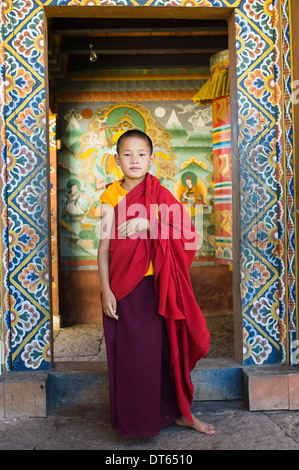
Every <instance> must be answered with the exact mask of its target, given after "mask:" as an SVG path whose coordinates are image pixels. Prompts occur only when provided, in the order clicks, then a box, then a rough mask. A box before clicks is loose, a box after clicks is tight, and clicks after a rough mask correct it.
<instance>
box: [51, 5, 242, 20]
mask: <svg viewBox="0 0 299 470" xmlns="http://www.w3.org/2000/svg"><path fill="white" fill-rule="evenodd" d="M43 10H44V12H45V15H46V16H47V17H48V18H168V19H193V20H194V19H209V20H223V19H224V20H227V19H228V18H229V17H230V15H231V14H232V12H233V11H234V8H232V7H227V8H226V7H213V8H211V7H198V8H190V7H166V6H165V7H164V6H163V7H150V6H149V7H147V6H140V7H138V6H136V7H132V6H118V7H115V6H102V5H101V6H94V5H90V6H83V7H82V6H73V5H69V6H65V5H63V6H56V5H55V6H53V5H46V6H44V7H43Z"/></svg>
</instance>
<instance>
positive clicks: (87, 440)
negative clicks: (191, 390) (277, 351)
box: [0, 325, 299, 468]
mask: <svg viewBox="0 0 299 470" xmlns="http://www.w3.org/2000/svg"><path fill="white" fill-rule="evenodd" d="M55 357H56V361H59V360H61V361H62V360H63V361H66V360H67V361H75V360H80V361H82V360H87V361H95V360H105V347H104V340H103V334H102V331H101V330H100V329H99V328H95V327H94V326H92V325H89V326H85V327H84V328H81V327H75V328H73V329H64V330H60V332H59V333H57V334H56V338H55ZM192 411H193V413H194V414H195V415H196V416H198V417H199V419H202V420H204V421H207V422H210V423H212V424H213V425H214V427H215V430H216V433H215V434H214V435H212V436H207V435H204V434H201V433H198V432H196V431H194V430H192V429H188V428H181V427H178V426H176V425H175V424H171V425H169V426H167V427H166V428H164V429H163V430H162V431H161V432H160V434H159V435H158V436H156V437H153V438H147V439H123V438H119V437H117V435H116V433H115V431H114V430H113V429H112V428H111V426H110V417H109V406H108V405H107V404H101V405H80V406H70V407H56V408H50V409H49V413H48V416H47V418H1V419H0V450H102V451H103V452H102V453H101V454H100V456H99V459H100V462H101V459H104V460H103V463H105V459H106V457H107V456H110V457H111V455H112V457H113V456H114V458H115V456H117V455H118V456H119V455H120V456H121V455H123V454H122V453H121V452H120V451H126V454H125V455H127V456H130V455H132V456H133V455H134V456H138V455H139V454H138V452H139V451H141V450H147V451H149V452H150V454H152V455H153V456H156V455H157V454H161V452H163V451H168V452H175V453H176V454H178V455H180V452H183V451H196V450H299V411H277V412H274V411H267V412H249V411H248V410H247V409H246V408H245V406H244V404H243V402H241V401H237V400H236V401H222V402H211V401H210V402H195V403H194V404H193V407H192ZM114 451H118V453H114ZM195 455H198V453H197V452H195ZM107 458H108V457H107ZM146 458H147V457H146ZM153 458H155V457H153ZM106 463H107V462H106ZM141 463H142V461H141V460H140V461H139V464H138V466H137V467H138V468H143V466H144V463H143V465H141ZM131 466H134V465H131ZM151 466H152V465H151Z"/></svg>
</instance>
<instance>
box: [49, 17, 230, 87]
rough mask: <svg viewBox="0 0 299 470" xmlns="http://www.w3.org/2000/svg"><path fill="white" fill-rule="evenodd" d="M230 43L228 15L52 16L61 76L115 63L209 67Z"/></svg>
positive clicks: (56, 71) (52, 69)
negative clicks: (221, 17) (213, 17)
mask: <svg viewBox="0 0 299 470" xmlns="http://www.w3.org/2000/svg"><path fill="white" fill-rule="evenodd" d="M90 44H93V45H94V49H95V51H96V53H97V56H98V58H97V61H96V62H91V61H90V60H89V55H90ZM227 47H228V31H227V23H226V21H225V20H182V19H179V20H175V19H157V18H155V19H148V18H147V19H140V18H139V19H128V18H123V19H114V18H113V19H112V18H111V19H110V18H104V19H99V18H51V19H50V22H49V59H48V60H49V74H50V78H51V79H54V80H59V79H64V78H66V77H67V76H71V75H72V74H73V75H78V74H80V75H84V74H88V73H92V74H96V73H97V71H98V72H99V73H100V72H101V71H103V70H107V69H111V68H113V69H116V68H124V69H126V70H127V69H130V68H131V69H133V68H134V69H136V68H137V69H138V68H147V69H148V68H167V67H178V68H192V67H209V60H210V57H211V56H212V55H214V54H216V53H217V52H220V51H223V50H224V49H227Z"/></svg>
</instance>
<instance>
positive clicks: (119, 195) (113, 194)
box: [100, 181, 154, 276]
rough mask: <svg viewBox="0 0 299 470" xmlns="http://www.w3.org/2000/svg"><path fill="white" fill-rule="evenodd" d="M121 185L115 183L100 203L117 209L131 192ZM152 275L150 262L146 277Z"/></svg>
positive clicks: (109, 187) (105, 192)
mask: <svg viewBox="0 0 299 470" xmlns="http://www.w3.org/2000/svg"><path fill="white" fill-rule="evenodd" d="M121 183H122V182H121V181H114V182H113V183H112V184H110V185H109V186H108V188H107V189H106V191H104V192H103V194H101V196H100V201H102V202H104V203H105V204H108V205H109V206H112V207H115V206H116V205H117V204H118V203H119V202H120V201H121V200H122V199H123V198H124V197H125V196H126V194H128V192H129V191H127V190H126V189H124V188H123V187H122V186H121ZM151 274H154V266H153V263H152V261H150V265H149V268H148V271H147V273H146V274H145V275H146V276H150V275H151Z"/></svg>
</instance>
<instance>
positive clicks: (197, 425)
mask: <svg viewBox="0 0 299 470" xmlns="http://www.w3.org/2000/svg"><path fill="white" fill-rule="evenodd" d="M192 418H193V424H192V423H190V422H189V421H188V420H187V419H186V418H184V416H180V417H179V418H177V419H176V420H175V424H177V425H178V426H187V427H189V428H193V429H195V430H196V431H199V432H203V433H204V434H215V429H214V427H213V426H212V425H211V424H208V423H205V422H204V421H200V419H198V418H196V416H194V415H192Z"/></svg>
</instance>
